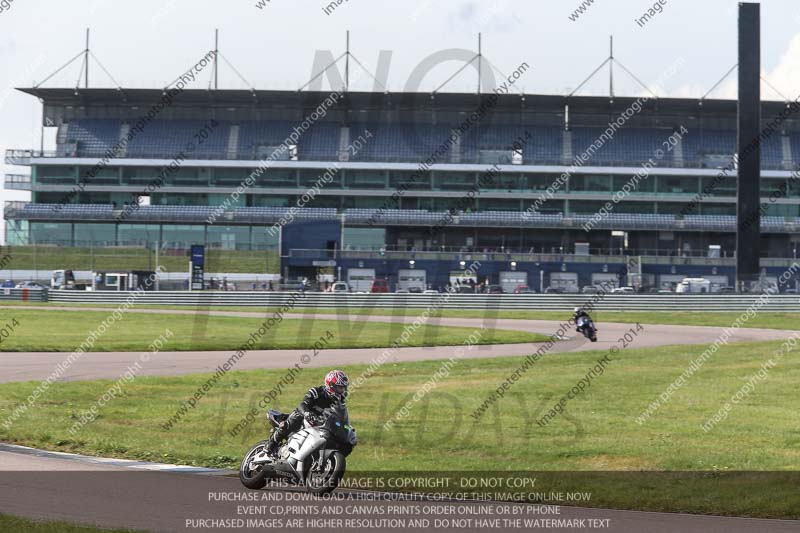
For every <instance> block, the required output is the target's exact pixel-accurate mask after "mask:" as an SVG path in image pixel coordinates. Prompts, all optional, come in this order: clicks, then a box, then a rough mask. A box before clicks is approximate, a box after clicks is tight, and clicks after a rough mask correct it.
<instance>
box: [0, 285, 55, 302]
mask: <svg viewBox="0 0 800 533" xmlns="http://www.w3.org/2000/svg"><path fill="white" fill-rule="evenodd" d="M2 300H16V301H23V302H46V301H47V290H46V289H11V288H0V301H2Z"/></svg>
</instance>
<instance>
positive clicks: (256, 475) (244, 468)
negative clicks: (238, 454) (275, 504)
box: [239, 440, 268, 490]
mask: <svg viewBox="0 0 800 533" xmlns="http://www.w3.org/2000/svg"><path fill="white" fill-rule="evenodd" d="M267 442H268V441H265V440H262V441H260V442H257V443H255V444H254V445H253V447H252V448H250V451H248V452H247V453H246V454H245V456H244V458H243V459H242V464H241V465H239V480H240V481H241V482H242V485H244V486H245V487H247V488H248V489H254V490H258V489H263V488H264V485H266V484H267V471H266V470H265V468H264V465H258V466H257V467H256V469H253V470H251V469H250V461H252V460H253V457H255V456H256V455H258V454H259V453H261V452H263V451H264V449H265V448H266V447H267Z"/></svg>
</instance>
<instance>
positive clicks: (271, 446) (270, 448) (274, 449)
mask: <svg viewBox="0 0 800 533" xmlns="http://www.w3.org/2000/svg"><path fill="white" fill-rule="evenodd" d="M279 447H280V444H279V443H278V441H276V440H274V439H269V441H267V448H266V449H265V450H264V451H265V452H266V454H267V455H269V456H270V457H276V458H277V457H278V448H279Z"/></svg>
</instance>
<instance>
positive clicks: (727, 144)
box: [57, 119, 800, 169]
mask: <svg viewBox="0 0 800 533" xmlns="http://www.w3.org/2000/svg"><path fill="white" fill-rule="evenodd" d="M206 123H207V121H201V120H165V119H156V120H154V121H152V122H150V123H149V124H148V125H147V126H146V127H145V128H144V130H143V131H142V132H141V133H139V134H138V135H136V137H134V138H133V140H132V141H131V142H130V143H129V145H128V147H127V153H125V154H122V155H120V156H118V157H158V158H172V157H175V155H177V154H178V153H179V152H180V151H181V150H184V149H185V148H186V146H187V144H190V143H191V142H192V141H193V140H194V134H195V133H196V132H197V131H199V130H200V129H202V128H203V126H204V125H205V124H206ZM234 124H237V125H238V126H239V134H238V143H237V144H236V145H235V147H234V148H235V153H233V154H229V152H228V148H229V140H230V138H231V135H230V132H231V126H233V125H234ZM295 126H296V124H295V123H294V122H292V121H288V120H284V121H254V120H249V121H241V122H238V123H233V122H229V121H219V125H218V126H217V127H216V128H215V129H214V130H213V131H212V132H211V134H210V135H209V137H208V139H207V140H205V142H203V144H200V145H196V146H195V148H194V151H193V152H192V156H193V157H195V158H197V159H229V158H231V157H232V158H235V159H256V158H260V157H264V156H265V153H266V148H268V147H276V146H278V145H279V144H281V143H282V142H284V140H286V139H287V138H288V136H289V135H290V134H291V133H292V131H293V130H294V128H295ZM456 126H457V125H456V124H437V125H433V124H428V125H423V124H412V123H391V124H390V123H376V122H357V123H353V124H351V125H350V138H351V139H354V138H356V137H358V136H359V135H361V134H363V133H364V132H365V131H367V130H368V131H370V133H371V134H372V137H371V138H370V139H369V140H368V142H366V143H364V145H363V147H362V148H361V149H360V150H358V152H357V153H356V154H355V156H354V157H352V156H351V157H350V160H352V161H361V162H366V161H382V162H414V163H416V162H419V161H424V160H426V159H428V158H429V157H430V156H431V155H432V154H433V153H434V152H435V151H436V149H437V147H439V146H440V145H442V144H443V143H445V142H446V141H447V139H448V137H450V135H451V132H452V130H453V129H454V128H455V127H456ZM123 131H124V130H123V129H122V123H121V122H120V121H118V120H113V119H80V120H73V121H71V122H69V123H68V124H67V126H66V133H65V134H64V135H63V136H60V143H59V144H58V147H57V153H58V155H61V156H69V155H78V156H84V157H98V156H102V155H103V154H104V153H105V151H106V150H107V149H108V148H110V147H111V146H113V145H114V144H115V143H116V142H117V141H118V140H119V138H120V135H121V133H122V132H123ZM603 131H604V128H602V127H582V126H573V127H572V128H571V136H572V147H571V149H572V156H573V157H575V156H577V155H579V154H581V153H582V152H584V151H585V150H586V149H587V148H588V147H589V146H590V145H591V144H592V143H593V142H594V141H595V140H596V139H598V138H600V136H601V135H602V134H603ZM526 132H527V133H528V134H530V135H529V136H528V138H527V142H526V145H525V146H524V147H523V150H522V151H523V163H524V164H533V165H535V164H559V163H563V162H564V160H565V154H564V151H563V140H564V138H563V135H564V132H563V130H562V128H559V127H544V126H530V125H507V124H491V125H488V126H480V125H478V126H475V127H473V128H471V129H470V130H468V131H467V132H466V133H465V134H463V135H462V136H461V139H460V141H459V143H458V147H457V148H453V149H452V152H450V151H448V152H447V153H446V154H444V155H443V156H441V157H440V158H439V162H442V163H450V162H460V163H480V162H483V159H482V157H481V154H482V152H483V153H489V152H495V153H499V152H502V151H508V153H509V154H510V148H511V144H512V143H513V142H514V141H515V140H516V139H518V138H525V137H526ZM671 133H672V130H670V129H668V128H658V129H657V128H652V129H648V128H639V127H637V128H632V127H626V128H622V129H619V130H617V131H616V133H615V134H614V136H613V138H612V139H610V140H608V141H606V142H605V143H604V146H603V147H602V148H601V149H599V150H597V151H595V152H594V154H593V155H592V156H591V158H590V160H589V161H587V163H585V164H587V165H592V164H593V165H600V166H603V165H614V166H621V165H625V166H639V165H641V164H642V163H643V162H645V161H647V160H649V159H651V158H653V159H654V161H655V163H656V165H657V166H685V167H690V168H694V167H697V168H700V167H717V166H721V165H722V164H723V163H721V162H724V161H725V160H726V158H730V157H731V156H732V155H733V154H734V153H735V151H736V134H735V132H734V131H730V130H719V129H692V130H690V131H689V132H688V133H685V134H684V135H683V140H682V149H681V150H680V151H679V152H678V153H677V155H675V152H668V153H667V154H665V155H664V157H662V158H661V159H656V158H655V157H654V154H655V153H656V150H657V149H659V148H663V146H662V143H663V142H664V141H665V140H666V139H667V138H668V137H669V135H671ZM341 138H342V137H341V125H340V124H337V123H331V122H317V123H315V124H313V125H311V127H309V128H308V129H307V130H306V131H305V132H302V134H301V135H300V137H299V139H298V142H297V147H298V151H297V157H298V159H300V160H309V161H325V160H331V161H338V160H340V151H341V148H342V147H341V146H340V140H341ZM234 140H236V139H235V137H234ZM782 140H783V137H782V136H781V135H773V136H771V137H770V138H769V139H766V140H765V141H764V142H763V143H762V166H763V167H764V168H766V169H783V168H784V167H785V165H784V155H785V154H784V150H783V141H782ZM74 143H77V154H73V146H74ZM790 146H791V151H792V156H793V159H798V158H800V134H797V135H792V136H791V137H790ZM681 152H682V157H680V155H681ZM567 155H569V154H567ZM288 158H289V156H288V154H287V155H286V156H284V157H281V159H288ZM484 159H485V158H484Z"/></svg>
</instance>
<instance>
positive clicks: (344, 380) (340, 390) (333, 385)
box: [325, 370, 350, 400]
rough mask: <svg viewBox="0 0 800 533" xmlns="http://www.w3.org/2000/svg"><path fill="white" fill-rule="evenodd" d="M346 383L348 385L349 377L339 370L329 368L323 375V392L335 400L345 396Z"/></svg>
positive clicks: (342, 398)
mask: <svg viewBox="0 0 800 533" xmlns="http://www.w3.org/2000/svg"><path fill="white" fill-rule="evenodd" d="M348 385H350V379H349V378H348V377H347V374H345V373H344V372H342V371H341V370H331V371H330V372H328V375H327V376H325V392H326V393H327V394H328V396H330V397H331V398H336V399H337V400H344V399H345V398H347V387H348Z"/></svg>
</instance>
